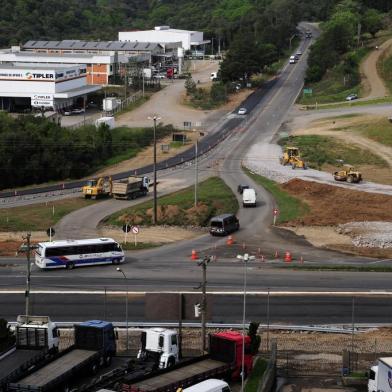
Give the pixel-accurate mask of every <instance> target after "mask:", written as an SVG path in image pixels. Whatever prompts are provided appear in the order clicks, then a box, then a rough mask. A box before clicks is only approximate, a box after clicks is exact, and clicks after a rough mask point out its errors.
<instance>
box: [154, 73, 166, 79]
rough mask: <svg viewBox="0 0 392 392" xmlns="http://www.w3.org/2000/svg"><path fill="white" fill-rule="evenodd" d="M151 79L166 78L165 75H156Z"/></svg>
mask: <svg viewBox="0 0 392 392" xmlns="http://www.w3.org/2000/svg"><path fill="white" fill-rule="evenodd" d="M153 78H155V79H165V78H166V75H163V74H156V75H153Z"/></svg>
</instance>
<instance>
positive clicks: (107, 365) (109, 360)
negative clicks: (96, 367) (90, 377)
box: [104, 355, 112, 367]
mask: <svg viewBox="0 0 392 392" xmlns="http://www.w3.org/2000/svg"><path fill="white" fill-rule="evenodd" d="M111 363H112V357H111V356H110V355H108V356H106V357H105V360H104V366H106V367H109V366H110V365H111Z"/></svg>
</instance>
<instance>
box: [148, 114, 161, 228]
mask: <svg viewBox="0 0 392 392" xmlns="http://www.w3.org/2000/svg"><path fill="white" fill-rule="evenodd" d="M148 119H149V120H153V121H154V136H153V139H154V165H153V172H154V198H153V217H152V223H153V225H156V224H157V223H158V219H157V120H160V119H161V118H160V117H157V116H154V117H148Z"/></svg>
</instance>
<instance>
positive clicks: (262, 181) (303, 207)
mask: <svg viewBox="0 0 392 392" xmlns="http://www.w3.org/2000/svg"><path fill="white" fill-rule="evenodd" d="M243 170H244V171H245V173H246V174H247V175H248V176H249V177H250V178H251V179H252V180H253V181H255V182H256V183H258V184H259V185H261V186H262V187H264V188H265V189H266V190H267V191H268V192H270V193H271V194H272V196H273V197H274V199H275V201H276V204H277V206H278V209H279V215H278V219H277V223H283V222H288V221H290V220H294V219H297V218H300V217H301V216H304V215H306V214H307V213H308V212H309V207H308V205H307V204H306V203H304V202H303V201H301V200H299V199H297V198H295V197H293V196H291V195H289V194H288V193H287V192H285V191H284V190H282V189H281V187H280V186H279V184H278V183H276V182H274V181H272V180H269V179H268V178H265V177H262V176H259V175H258V174H255V173H253V172H251V171H250V170H248V169H246V168H244V169H243Z"/></svg>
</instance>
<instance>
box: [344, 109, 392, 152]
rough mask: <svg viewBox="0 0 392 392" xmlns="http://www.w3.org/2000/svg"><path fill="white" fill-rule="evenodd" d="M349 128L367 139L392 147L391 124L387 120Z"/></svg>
mask: <svg viewBox="0 0 392 392" xmlns="http://www.w3.org/2000/svg"><path fill="white" fill-rule="evenodd" d="M391 114H392V113H391ZM350 128H351V129H353V130H354V131H358V132H360V133H361V134H362V135H363V136H366V137H368V138H369V139H372V140H374V141H376V142H378V143H381V144H384V145H387V146H391V147H392V123H390V122H389V120H388V119H387V118H383V119H380V120H378V121H372V122H371V123H365V122H364V123H363V124H356V125H354V126H353V127H350Z"/></svg>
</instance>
